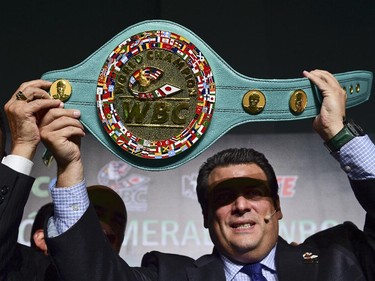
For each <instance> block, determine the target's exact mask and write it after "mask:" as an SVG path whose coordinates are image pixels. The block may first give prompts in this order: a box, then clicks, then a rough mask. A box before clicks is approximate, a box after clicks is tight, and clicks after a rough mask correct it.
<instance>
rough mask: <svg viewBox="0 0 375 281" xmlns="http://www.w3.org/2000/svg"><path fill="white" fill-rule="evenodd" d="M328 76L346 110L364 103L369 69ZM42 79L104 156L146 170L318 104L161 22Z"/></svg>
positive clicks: (304, 83)
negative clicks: (341, 92)
mask: <svg viewBox="0 0 375 281" xmlns="http://www.w3.org/2000/svg"><path fill="white" fill-rule="evenodd" d="M335 77H336V79H337V80H338V81H339V82H340V84H341V86H342V87H343V88H344V89H346V91H347V96H348V98H347V107H352V106H355V105H358V104H360V103H362V102H364V101H366V100H368V98H369V96H370V91H371V83H372V73H371V72H368V71H352V72H345V73H339V74H335ZM42 79H45V80H48V81H55V83H54V84H53V86H52V87H51V90H50V94H51V95H52V96H53V97H55V98H60V99H61V100H63V101H64V100H66V101H65V108H75V109H79V110H80V111H81V122H82V123H83V125H84V126H85V127H86V128H87V129H88V130H89V131H90V132H91V133H92V134H93V135H94V136H95V137H96V138H97V139H98V140H99V141H100V142H101V143H102V144H103V145H104V146H105V147H106V148H107V149H109V150H110V151H111V152H112V153H114V154H115V155H116V156H118V157H119V158H121V159H122V160H124V161H125V162H127V163H129V164H130V165H132V166H135V167H138V168H141V169H144V170H167V169H172V168H176V167H178V166H180V165H182V164H184V163H186V162H187V161H189V160H191V159H193V158H195V157H196V156H198V155H199V154H200V153H201V152H203V151H204V150H205V149H207V148H208V147H209V146H210V145H211V144H212V143H213V142H215V141H216V140H217V139H218V138H220V137H221V136H223V135H224V134H225V133H226V132H228V131H229V130H230V129H231V128H233V127H235V126H237V125H240V124H243V123H246V122H253V121H285V120H297V119H303V118H311V117H315V116H316V115H317V114H319V111H320V105H321V101H322V97H321V94H320V93H319V91H318V90H317V88H316V87H315V86H314V85H312V84H311V83H310V81H309V80H308V79H307V78H298V79H255V78H250V77H246V76H244V75H242V74H239V73H238V72H236V71H235V70H233V69H232V68H231V67H230V66H229V65H228V64H227V63H226V62H225V61H224V60H223V59H222V58H221V57H219V56H218V55H217V54H216V53H215V51H213V50H212V49H211V48H210V47H209V46H208V45H207V44H206V43H205V42H204V41H203V40H202V39H200V38H199V37H198V36H197V35H195V34H194V33H193V32H192V31H190V30H188V29H187V28H185V27H183V26H181V25H178V24H176V23H173V22H169V21H163V20H153V21H145V22H141V23H138V24H135V25H133V26H131V27H129V28H127V29H125V30H124V31H122V32H121V33H119V34H118V35H117V36H115V37H114V38H112V39H111V40H110V41H109V42H107V43H106V44H105V45H104V46H102V47H101V48H100V49H99V50H97V51H96V52H95V53H93V54H92V55H91V56H90V57H88V58H87V59H86V60H85V61H83V62H82V63H80V64H78V65H76V66H73V67H70V68H67V69H63V70H56V71H50V72H47V73H45V74H44V75H43V76H42Z"/></svg>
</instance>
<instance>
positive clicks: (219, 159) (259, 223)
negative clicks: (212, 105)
mask: <svg viewBox="0 0 375 281" xmlns="http://www.w3.org/2000/svg"><path fill="white" fill-rule="evenodd" d="M304 75H305V76H306V77H307V78H308V79H310V80H311V81H312V82H313V83H314V84H315V85H316V86H317V87H318V88H319V89H320V90H321V92H322V95H323V102H322V106H321V110H320V114H319V115H318V116H317V117H316V118H315V120H314V122H313V127H314V129H315V131H316V132H317V133H318V134H319V135H320V136H321V138H322V139H323V140H324V141H325V144H326V146H327V147H329V149H330V151H331V152H332V154H333V156H335V158H336V159H337V160H338V161H339V162H340V165H341V166H342V167H343V170H344V171H345V172H346V173H347V176H348V178H349V181H350V184H351V186H352V188H353V191H354V193H355V195H356V197H357V199H358V201H359V202H360V204H361V205H362V207H363V208H364V209H365V211H366V212H367V215H366V222H365V227H364V231H361V230H359V229H358V228H357V227H356V226H354V225H353V224H352V223H350V222H346V223H344V224H341V225H338V226H336V227H333V228H330V229H327V230H325V231H322V232H319V233H317V234H315V235H313V236H311V237H309V238H308V239H307V240H306V241H305V242H304V243H302V244H300V245H297V246H296V245H289V244H288V243H286V242H285V240H283V239H282V238H281V237H279V236H278V232H279V224H278V221H279V220H280V219H282V216H283V214H282V209H281V206H280V201H279V197H278V194H277V181H276V176H275V173H274V171H273V168H272V166H271V165H270V164H269V163H268V161H267V159H266V158H265V157H264V155H263V154H262V153H259V152H257V151H254V150H252V149H247V148H246V149H229V150H224V151H222V152H219V153H218V154H216V155H214V156H212V157H211V158H209V159H208V160H207V161H206V162H205V163H204V164H203V165H202V167H201V168H200V171H199V175H198V179H197V194H198V200H199V203H200V204H201V207H202V213H203V217H204V226H205V227H206V228H208V229H209V232H210V236H211V239H212V241H213V243H214V250H213V253H212V254H208V255H205V256H202V257H200V258H199V259H197V260H194V259H191V258H189V257H186V256H181V255H175V254H165V253H160V252H155V251H154V252H151V253H147V254H146V255H145V256H144V258H143V260H142V266H141V267H130V266H128V265H127V264H126V262H125V261H123V260H122V259H120V258H119V257H118V256H117V255H114V253H113V252H112V251H111V250H110V247H109V245H108V244H107V243H105V241H104V239H102V233H101V231H100V225H99V222H98V220H97V218H96V217H95V212H94V210H93V208H92V207H91V206H89V204H88V201H87V198H86V197H87V194H85V192H82V191H84V190H85V183H84V178H83V166H82V162H81V158H80V152H79V137H80V136H81V135H82V132H81V128H80V127H79V125H78V124H76V118H75V117H74V118H72V113H71V111H68V110H65V111H64V110H62V109H52V110H50V111H49V112H48V113H47V114H46V116H45V118H44V119H43V121H42V123H41V131H40V132H41V136H42V139H43V141H44V143H45V144H46V145H47V146H48V147H49V149H50V150H51V151H52V152H53V153H54V156H55V158H56V160H57V161H58V162H59V163H61V169H60V170H59V179H58V182H57V185H56V187H55V188H54V189H53V190H52V196H53V199H54V201H55V204H56V208H64V204H61V203H59V204H57V202H58V201H59V202H65V201H66V200H72V202H75V204H76V205H78V206H79V208H78V209H79V210H78V211H77V210H75V211H74V212H69V217H73V216H75V218H74V219H73V220H72V221H64V219H63V218H61V217H59V216H58V215H56V213H55V216H54V217H53V219H52V220H50V221H49V222H50V223H49V226H48V237H49V238H48V239H47V245H48V248H49V249H50V255H51V257H52V259H53V260H54V263H55V264H56V266H57V268H58V270H59V272H60V274H61V276H62V278H63V280H69V281H75V280H77V281H78V280H79V281H82V280H90V281H93V280H116V281H124V280H129V281H130V280H131V281H134V280H165V281H170V280H190V281H192V280H194V281H198V280H200V281H207V280H219V281H225V280H281V281H290V280H350V281H352V280H375V146H374V144H373V143H372V142H371V141H370V139H369V138H368V136H366V135H364V134H363V132H361V130H360V128H359V127H357V126H355V125H354V124H353V123H352V122H347V121H346V119H345V102H346V93H345V91H343V89H342V88H341V86H340V85H339V83H338V82H337V80H336V79H335V78H334V76H333V75H332V74H330V73H328V72H326V71H321V70H314V71H311V72H306V71H305V72H304ZM69 119H73V120H71V121H69ZM66 128H69V132H70V133H71V134H70V135H69V137H66V136H64V133H63V132H62V131H67V129H66ZM72 136H75V137H73V138H72ZM77 137H78V138H77ZM62 143H64V144H65V148H66V149H65V148H64V149H61V147H62V145H61V144H62ZM66 154H69V157H70V158H69V161H63V159H67V155H66ZM68 186H69V187H68ZM61 187H66V188H68V190H70V191H71V192H73V191H74V193H75V194H78V195H77V196H74V198H71V197H72V196H71V195H69V196H68V197H66V196H65V197H64V196H63V193H66V192H65V190H66V188H61ZM77 191H79V192H78V193H76V192H77ZM69 194H72V193H69ZM60 196H62V197H60ZM65 209H66V208H65ZM65 215H67V214H65ZM77 265H79V266H77ZM92 269H95V270H92Z"/></svg>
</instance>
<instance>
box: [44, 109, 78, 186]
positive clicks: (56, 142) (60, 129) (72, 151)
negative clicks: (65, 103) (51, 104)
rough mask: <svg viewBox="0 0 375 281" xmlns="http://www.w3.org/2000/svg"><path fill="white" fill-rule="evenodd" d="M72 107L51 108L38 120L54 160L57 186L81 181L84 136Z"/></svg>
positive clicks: (76, 112) (45, 143)
mask: <svg viewBox="0 0 375 281" xmlns="http://www.w3.org/2000/svg"><path fill="white" fill-rule="evenodd" d="M79 117H80V112H79V111H78V110H74V109H64V108H53V109H50V110H49V111H48V112H47V113H46V114H45V116H44V117H43V119H42V120H41V123H40V126H39V127H40V136H41V138H42V141H43V143H44V145H45V146H46V147H47V149H48V150H49V151H51V152H52V154H53V156H54V158H55V160H56V163H57V169H58V171H57V172H58V174H57V184H56V186H57V187H69V186H73V185H75V184H77V183H80V182H82V180H83V178H84V177H83V165H82V161H81V152H80V144H81V138H82V137H83V136H84V135H85V132H84V127H83V125H82V124H81V122H80V121H79Z"/></svg>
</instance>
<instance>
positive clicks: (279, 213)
mask: <svg viewBox="0 0 375 281" xmlns="http://www.w3.org/2000/svg"><path fill="white" fill-rule="evenodd" d="M276 210H278V212H277V219H278V220H281V219H282V218H283V212H282V211H281V207H280V199H279V198H277V199H276Z"/></svg>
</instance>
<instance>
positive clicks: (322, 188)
mask: <svg viewBox="0 0 375 281" xmlns="http://www.w3.org/2000/svg"><path fill="white" fill-rule="evenodd" d="M8 143H9V142H8ZM230 147H252V148H254V149H256V150H258V151H261V152H263V153H264V154H265V155H266V157H267V158H268V159H269V161H270V163H271V164H272V165H273V167H274V169H275V172H276V175H277V176H278V182H279V195H280V199H281V210H282V212H283V214H284V218H283V219H282V220H281V221H280V235H281V236H282V237H284V238H285V239H286V240H287V241H289V242H292V241H295V242H301V241H303V240H304V239H305V238H306V237H307V236H309V235H311V234H313V233H315V232H317V231H320V230H322V229H325V228H328V227H331V226H333V225H335V224H337V223H342V222H343V221H346V220H350V221H353V222H354V223H355V224H357V226H358V227H359V228H362V227H363V223H364V216H365V212H364V211H363V210H362V209H361V207H360V206H359V203H358V202H357V201H356V199H355V197H354V194H353V192H352V190H351V188H350V185H349V182H348V180H347V177H346V174H345V173H344V172H343V171H342V170H341V169H340V167H339V164H338V163H337V162H336V160H334V158H333V157H332V156H331V155H329V153H328V151H327V150H326V148H325V147H324V146H323V143H322V141H321V139H320V138H319V136H317V135H316V134H313V133H304V134H254V135H251V134H228V135H225V136H223V137H222V138H221V139H219V140H218V141H217V142H215V144H213V145H212V146H210V148H209V149H207V150H206V151H205V152H204V153H202V154H201V155H199V156H198V157H197V158H195V159H193V160H192V161H190V162H188V163H186V164H185V165H182V166H180V167H179V168H177V169H174V170H168V171H157V172H156V171H145V170H140V169H137V168H134V167H132V166H130V165H129V164H127V163H126V162H123V161H120V160H119V159H118V158H117V157H115V156H114V155H113V154H112V153H110V152H109V151H108V150H106V149H105V148H104V147H103V146H102V145H101V144H100V143H99V142H98V141H97V140H96V139H95V138H94V137H93V136H92V135H91V134H87V136H86V137H85V138H84V140H83V142H82V153H83V159H84V165H85V177H86V181H87V184H88V185H94V184H103V185H107V186H110V187H111V188H113V189H114V190H115V191H116V192H117V193H118V194H119V195H120V196H121V197H122V199H123V200H124V202H125V204H126V208H127V211H128V225H127V228H126V234H125V241H124V243H123V247H122V250H121V253H120V254H121V256H122V257H123V258H125V259H126V260H127V261H128V262H129V264H130V265H139V264H140V261H141V258H142V256H143V254H144V253H146V252H148V251H151V250H159V251H164V252H173V253H180V254H186V255H188V256H192V257H195V258H196V257H199V256H200V255H202V254H205V253H210V252H211V251H212V243H211V240H210V237H209V235H208V232H207V230H206V229H204V227H203V220H202V215H201V209H200V206H199V204H198V202H197V198H196V192H195V186H196V177H197V172H198V169H199V166H200V165H201V164H202V163H203V161H204V160H205V159H206V158H207V157H209V156H211V155H213V154H214V153H216V152H218V151H220V150H222V149H225V148H230ZM43 150H44V147H43V146H40V147H39V148H38V152H37V155H36V157H35V159H34V162H35V166H34V169H33V172H32V174H33V176H35V177H36V181H35V183H34V186H33V188H32V192H31V194H30V198H29V201H28V204H27V206H26V208H25V212H24V217H23V221H22V224H21V226H20V232H19V237H18V240H19V242H20V243H23V244H27V245H28V244H29V239H30V230H31V225H32V222H33V220H34V217H35V214H36V211H37V210H38V209H39V207H40V206H41V205H43V204H45V203H47V202H50V201H51V198H50V195H49V192H48V187H49V186H50V185H51V184H52V183H53V182H54V181H55V175H56V167H55V165H56V163H55V162H53V164H52V165H51V166H50V167H49V168H46V167H45V166H44V164H43V163H42V161H39V160H40V159H41V157H42V153H43ZM348 206H350V208H348Z"/></svg>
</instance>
